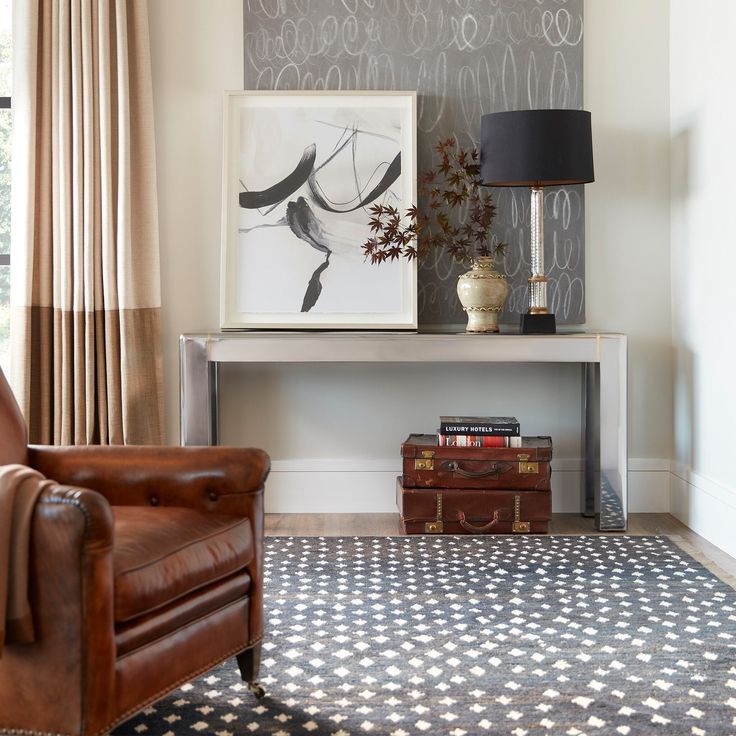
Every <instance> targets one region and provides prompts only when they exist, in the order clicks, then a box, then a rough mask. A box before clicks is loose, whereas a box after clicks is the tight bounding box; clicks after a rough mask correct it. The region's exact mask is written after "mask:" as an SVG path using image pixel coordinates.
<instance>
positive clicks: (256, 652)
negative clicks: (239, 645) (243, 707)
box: [236, 642, 266, 699]
mask: <svg viewBox="0 0 736 736" xmlns="http://www.w3.org/2000/svg"><path fill="white" fill-rule="evenodd" d="M236 659H237V660H238V667H239V668H240V676H241V677H242V678H243V681H244V682H246V683H247V684H248V689H249V690H250V691H251V692H252V693H253V695H255V696H256V698H258V699H260V698H262V697H263V696H264V695H265V694H266V691H265V690H264V689H263V687H262V686H261V685H259V684H258V670H259V669H260V667H261V642H258V643H257V644H254V645H253V646H252V647H250V648H249V649H245V650H244V651H242V652H240V654H238V655H236Z"/></svg>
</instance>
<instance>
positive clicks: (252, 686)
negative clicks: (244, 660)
mask: <svg viewBox="0 0 736 736" xmlns="http://www.w3.org/2000/svg"><path fill="white" fill-rule="evenodd" d="M248 690H250V691H251V692H252V693H253V695H254V696H255V697H256V700H260V699H261V698H262V697H263V696H264V695H265V694H266V691H265V690H264V689H263V685H260V684H259V683H257V682H249V683H248Z"/></svg>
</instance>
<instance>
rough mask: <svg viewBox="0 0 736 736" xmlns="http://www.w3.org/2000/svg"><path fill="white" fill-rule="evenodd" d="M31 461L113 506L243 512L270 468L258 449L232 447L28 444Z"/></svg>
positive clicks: (56, 478) (61, 480) (63, 481)
mask: <svg viewBox="0 0 736 736" xmlns="http://www.w3.org/2000/svg"><path fill="white" fill-rule="evenodd" d="M28 453H29V465H31V466H32V467H34V468H36V469H37V470H39V471H40V472H41V473H43V474H44V475H45V476H46V477H47V478H53V479H54V480H56V481H57V482H59V483H68V484H70V485H79V486H84V487H87V488H94V489H95V490H96V491H98V492H99V493H101V494H102V495H103V496H105V498H107V500H108V501H109V503H110V504H111V505H113V506H146V505H153V506H158V505H161V506H187V507H193V508H202V509H208V510H211V511H221V512H223V513H233V514H238V513H243V512H244V511H245V509H246V508H249V507H250V506H251V503H248V502H246V499H244V498H237V497H239V496H240V497H242V496H243V495H248V494H257V493H258V492H259V491H262V490H263V484H264V482H265V480H266V477H267V475H268V472H269V469H270V460H269V457H268V455H267V454H266V453H265V452H263V451H262V450H256V449H243V448H236V447H141V446H126V447H119V446H113V447H109V446H90V447H48V446H31V447H29V448H28Z"/></svg>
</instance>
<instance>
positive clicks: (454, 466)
mask: <svg viewBox="0 0 736 736" xmlns="http://www.w3.org/2000/svg"><path fill="white" fill-rule="evenodd" d="M512 467H513V466H512V464H511V463H491V464H490V466H489V467H488V469H487V470H466V469H465V468H463V467H462V466H461V465H460V463H459V462H457V461H456V460H453V461H452V462H450V463H448V464H447V469H448V470H452V472H453V473H454V474H455V475H459V476H460V477H461V478H487V477H488V476H495V477H496V478H497V477H498V476H499V475H501V473H508V471H509V470H511V468H512Z"/></svg>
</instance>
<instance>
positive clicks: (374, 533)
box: [266, 514, 736, 588]
mask: <svg viewBox="0 0 736 736" xmlns="http://www.w3.org/2000/svg"><path fill="white" fill-rule="evenodd" d="M550 533H551V534H600V533H601V532H596V531H595V528H594V526H593V520H592V519H584V518H582V517H581V516H579V515H577V514H553V516H552V523H551V525H550ZM604 533H605V534H612V533H619V532H604ZM620 533H621V534H631V535H647V534H662V535H664V536H666V537H669V539H671V540H672V541H673V542H674V543H675V544H677V545H678V546H679V547H680V548H682V549H683V550H684V551H685V552H687V553H688V554H689V555H690V556H691V557H694V558H695V559H696V560H698V562H700V563H701V564H703V565H704V566H705V567H707V568H708V569H709V570H710V571H711V572H712V573H714V574H715V575H717V576H718V577H719V578H721V580H723V581H724V582H726V583H728V584H729V585H730V586H731V587H732V588H736V560H735V559H734V558H733V557H731V556H730V555H728V554H726V553H725V552H723V551H722V550H720V549H719V548H718V547H716V546H715V545H713V544H711V543H710V542H708V541H707V540H705V539H703V537H701V536H700V535H698V534H696V533H695V532H694V531H692V530H691V529H688V527H686V526H685V525H684V524H682V523H681V522H680V521H678V520H677V519H675V517H674V516H670V515H669V514H630V515H629V529H628V531H626V532H620ZM266 534H267V535H269V536H299V537H320V536H324V537H352V536H358V537H386V536H397V535H400V534H401V529H400V527H399V517H398V515H397V514H266Z"/></svg>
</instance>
